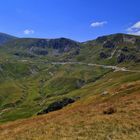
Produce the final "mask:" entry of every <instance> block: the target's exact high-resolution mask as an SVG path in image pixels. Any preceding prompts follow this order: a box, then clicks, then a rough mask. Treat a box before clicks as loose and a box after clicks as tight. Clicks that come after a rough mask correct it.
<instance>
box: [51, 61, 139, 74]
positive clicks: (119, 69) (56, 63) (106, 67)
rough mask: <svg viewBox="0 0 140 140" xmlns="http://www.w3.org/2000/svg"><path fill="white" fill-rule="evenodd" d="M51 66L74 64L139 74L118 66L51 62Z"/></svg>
mask: <svg viewBox="0 0 140 140" xmlns="http://www.w3.org/2000/svg"><path fill="white" fill-rule="evenodd" d="M51 64H53V65H66V64H76V65H87V66H96V67H102V68H105V69H113V70H115V71H124V72H140V71H139V70H129V69H126V68H125V67H118V66H107V65H99V64H92V63H83V62H52V63H51Z"/></svg>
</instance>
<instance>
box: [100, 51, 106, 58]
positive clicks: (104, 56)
mask: <svg viewBox="0 0 140 140" xmlns="http://www.w3.org/2000/svg"><path fill="white" fill-rule="evenodd" d="M107 57H108V55H107V54H106V53H105V52H101V53H100V58H101V59H105V58H107Z"/></svg>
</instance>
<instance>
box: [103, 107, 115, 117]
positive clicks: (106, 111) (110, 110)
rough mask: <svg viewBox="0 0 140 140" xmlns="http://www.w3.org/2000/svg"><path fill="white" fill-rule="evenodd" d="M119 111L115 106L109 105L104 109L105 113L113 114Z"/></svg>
mask: <svg viewBox="0 0 140 140" xmlns="http://www.w3.org/2000/svg"><path fill="white" fill-rule="evenodd" d="M116 112H117V109H116V108H115V107H108V108H106V109H105V110H104V111H103V114H105V115H111V114H114V113H116Z"/></svg>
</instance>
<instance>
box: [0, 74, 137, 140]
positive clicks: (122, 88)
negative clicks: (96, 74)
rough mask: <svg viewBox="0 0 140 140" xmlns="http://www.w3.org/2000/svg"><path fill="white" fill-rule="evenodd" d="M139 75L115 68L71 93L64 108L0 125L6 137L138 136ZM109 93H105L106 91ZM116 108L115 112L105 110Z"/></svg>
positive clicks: (82, 139)
mask: <svg viewBox="0 0 140 140" xmlns="http://www.w3.org/2000/svg"><path fill="white" fill-rule="evenodd" d="M139 79H140V75H139V74H137V73H127V72H126V73H124V72H115V73H110V74H107V75H105V76H104V78H102V79H100V80H98V81H96V82H95V83H91V84H89V85H86V86H84V87H83V88H82V89H78V90H76V91H72V92H70V93H69V94H70V95H71V96H72V95H75V94H76V95H77V94H80V95H81V99H80V100H79V101H77V102H76V103H74V104H72V105H70V106H68V107H65V108H64V109H62V110H60V111H56V112H52V113H49V114H47V115H43V116H38V117H33V118H30V119H27V120H19V121H15V122H10V123H7V124H4V125H1V126H0V138H1V139H3V140H50V139H51V140H58V139H62V140H63V139H64V140H65V139H66V140H77V139H78V140H93V139H94V140H120V139H121V140H139V139H140V122H139V118H140V94H139V93H140V80H139ZM104 93H106V94H104ZM109 108H114V109H115V110H116V112H114V113H112V114H110V115H109V114H104V111H105V110H108V109H109Z"/></svg>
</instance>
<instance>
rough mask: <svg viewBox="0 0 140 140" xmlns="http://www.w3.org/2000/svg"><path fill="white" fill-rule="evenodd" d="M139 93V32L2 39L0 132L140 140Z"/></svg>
mask: <svg viewBox="0 0 140 140" xmlns="http://www.w3.org/2000/svg"><path fill="white" fill-rule="evenodd" d="M139 93H140V37H139V36H133V35H127V34H113V35H107V36H102V37H98V38H97V39H95V40H90V41H86V42H77V41H73V40H70V39H66V38H58V39H36V38H16V39H14V40H10V41H8V42H6V43H4V44H3V45H1V47H0V124H1V125H0V138H1V139H3V140H11V139H13V140H18V139H20V140H22V139H23V140H26V139H101V140H102V139H114V140H115V139H124V140H126V139H127V140H131V139H133V138H134V139H136V140H139V138H140V134H139V131H140V129H139V126H140V123H139V117H140V116H139V114H140V94H139ZM22 119H23V120H22ZM5 130H6V131H5Z"/></svg>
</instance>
